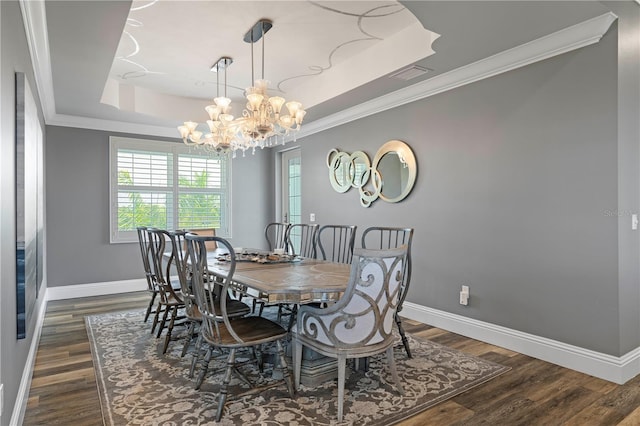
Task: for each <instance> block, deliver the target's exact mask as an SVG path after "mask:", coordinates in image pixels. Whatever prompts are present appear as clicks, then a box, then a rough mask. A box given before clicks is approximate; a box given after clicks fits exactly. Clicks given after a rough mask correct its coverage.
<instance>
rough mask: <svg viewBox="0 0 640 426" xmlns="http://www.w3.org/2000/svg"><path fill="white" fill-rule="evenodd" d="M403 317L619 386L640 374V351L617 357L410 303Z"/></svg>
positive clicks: (405, 307) (405, 306)
mask: <svg viewBox="0 0 640 426" xmlns="http://www.w3.org/2000/svg"><path fill="white" fill-rule="evenodd" d="M402 315H403V316H404V317H407V318H409V319H412V320H415V321H420V322H422V323H425V324H428V325H431V326H433V327H438V328H442V329H444V330H447V331H451V332H453V333H457V334H461V335H463V336H466V337H470V338H472V339H476V340H481V341H483V342H487V343H490V344H493V345H497V346H501V347H503V348H506V349H510V350H512V351H516V352H519V353H521V354H525V355H528V356H532V357H534V358H538V359H541V360H543V361H547V362H551V363H553V364H557V365H560V366H562V367H566V368H570V369H572V370H576V371H579V372H581V373H585V374H589V375H592V376H595V377H599V378H601V379H604V380H608V381H610V382H614V383H618V384H623V383H625V382H627V381H628V380H630V379H632V378H633V377H635V376H636V375H638V374H639V373H640V347H638V348H636V349H634V350H632V351H631V352H629V353H627V354H625V355H623V356H621V357H616V356H612V355H608V354H603V353H601V352H596V351H592V350H590V349H585V348H581V347H578V346H573V345H570V344H567V343H563V342H559V341H557V340H552V339H547V338H545V337H540V336H536V335H533V334H529V333H524V332H521V331H518V330H513V329H510V328H507V327H502V326H499V325H495V324H491V323H487V322H483V321H478V320H475V319H472V318H467V317H464V316H461V315H456V314H452V313H449V312H445V311H440V310H437V309H432V308H428V307H425V306H421V305H417V304H415V303H410V302H405V303H404V305H403V309H402Z"/></svg>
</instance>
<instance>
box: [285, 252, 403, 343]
mask: <svg viewBox="0 0 640 426" xmlns="http://www.w3.org/2000/svg"><path fill="white" fill-rule="evenodd" d="M406 256H407V247H406V246H402V247H399V248H395V249H389V250H366V249H356V250H354V253H353V261H352V263H351V275H350V277H349V284H348V285H347V289H346V291H345V293H344V295H343V296H342V297H341V298H340V300H339V301H338V302H336V303H335V304H333V305H330V306H328V307H326V308H323V309H308V310H307V309H305V310H301V312H300V315H299V317H298V323H297V324H298V325H297V327H298V333H299V334H306V335H313V336H314V339H315V340H316V341H318V342H319V343H321V344H323V345H326V346H327V347H334V348H338V349H344V350H347V349H352V348H360V349H361V350H362V351H363V353H366V351H371V352H372V353H373V352H374V351H375V350H376V349H380V348H384V347H388V346H389V345H391V344H393V341H394V337H393V324H394V320H393V317H394V315H395V312H396V308H397V306H398V293H399V291H400V286H401V283H402V279H403V277H402V274H403V272H404V269H405V261H406Z"/></svg>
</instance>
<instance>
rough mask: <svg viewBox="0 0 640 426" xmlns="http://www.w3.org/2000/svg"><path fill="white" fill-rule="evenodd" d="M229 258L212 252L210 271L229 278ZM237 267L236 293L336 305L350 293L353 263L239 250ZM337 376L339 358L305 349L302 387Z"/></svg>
mask: <svg viewBox="0 0 640 426" xmlns="http://www.w3.org/2000/svg"><path fill="white" fill-rule="evenodd" d="M228 256H229V254H228V252H225V251H223V250H221V249H217V250H215V251H211V252H209V253H208V254H207V267H208V269H209V272H210V273H212V274H214V275H222V276H226V275H227V274H228V272H229V265H230V264H231V262H230V261H229V258H228ZM235 265H236V268H235V271H234V273H233V276H232V282H233V291H236V292H239V293H240V294H243V295H247V296H250V297H254V298H257V299H259V300H262V301H263V302H264V303H265V304H267V305H277V304H280V303H288V304H293V305H295V306H298V305H304V304H308V303H332V302H335V301H337V300H338V299H339V298H340V297H341V296H342V294H343V293H344V291H345V290H346V288H347V284H348V282H349V276H350V271H351V265H349V264H344V263H334V262H329V261H324V260H319V259H313V258H301V257H297V256H290V255H287V254H280V255H275V254H274V253H272V252H266V251H261V250H256V249H243V250H242V251H240V250H238V253H236V264H235ZM336 377H337V363H336V361H335V359H333V358H329V357H325V356H323V355H320V354H318V353H317V352H315V351H312V350H310V349H308V348H305V349H304V352H303V356H302V368H301V374H300V380H301V382H302V384H304V385H306V386H317V385H319V384H321V383H323V382H325V381H327V380H332V379H334V378H336Z"/></svg>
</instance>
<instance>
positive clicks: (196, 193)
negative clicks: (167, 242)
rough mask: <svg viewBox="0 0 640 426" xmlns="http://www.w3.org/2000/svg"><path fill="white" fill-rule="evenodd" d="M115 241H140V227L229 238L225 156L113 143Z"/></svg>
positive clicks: (158, 145)
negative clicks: (212, 230)
mask: <svg viewBox="0 0 640 426" xmlns="http://www.w3.org/2000/svg"><path fill="white" fill-rule="evenodd" d="M110 158H111V160H110V176H111V179H110V185H111V204H110V205H111V242H112V243H119V242H136V241H138V236H137V233H136V228H137V227H138V226H153V227H157V228H162V229H200V228H216V229H217V232H216V234H217V235H220V236H224V237H230V225H231V224H230V217H231V215H230V206H229V200H230V184H229V183H230V175H231V173H230V172H231V170H230V166H231V162H230V161H229V159H228V158H227V157H217V156H209V155H207V154H203V153H201V152H198V151H195V150H193V149H190V148H189V147H187V146H186V145H182V144H177V143H172V142H159V141H150V140H140V139H129V138H120V137H111V138H110Z"/></svg>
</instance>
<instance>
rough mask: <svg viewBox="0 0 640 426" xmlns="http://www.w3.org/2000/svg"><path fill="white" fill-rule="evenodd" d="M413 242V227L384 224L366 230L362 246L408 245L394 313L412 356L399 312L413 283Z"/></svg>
mask: <svg viewBox="0 0 640 426" xmlns="http://www.w3.org/2000/svg"><path fill="white" fill-rule="evenodd" d="M412 242H413V228H394V227H384V226H372V227H369V228H367V229H365V230H364V232H363V233H362V248H367V249H369V248H372V249H389V248H394V247H400V246H402V245H406V246H407V262H406V263H405V270H404V274H403V277H404V278H403V280H402V283H401V284H400V291H399V292H398V307H397V310H396V313H395V315H394V319H395V322H396V325H397V326H398V332H399V333H400V337H401V338H402V344H403V345H404V349H405V351H406V352H407V357H409V358H411V348H410V347H409V340H408V339H407V336H406V334H405V331H404V327H402V318H401V317H400V315H398V313H399V312H400V311H402V305H403V303H404V299H405V298H406V297H407V292H408V291H409V284H410V283H411V243H412Z"/></svg>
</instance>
